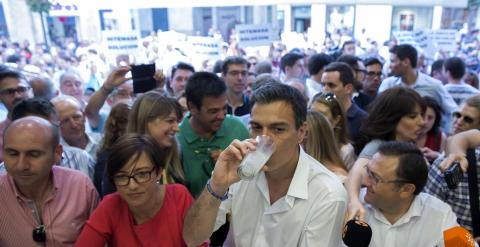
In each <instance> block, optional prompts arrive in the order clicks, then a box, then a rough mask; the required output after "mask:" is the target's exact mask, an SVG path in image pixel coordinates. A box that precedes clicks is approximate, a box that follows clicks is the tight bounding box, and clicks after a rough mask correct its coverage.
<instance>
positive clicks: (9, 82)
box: [0, 69, 33, 161]
mask: <svg viewBox="0 0 480 247" xmlns="http://www.w3.org/2000/svg"><path fill="white" fill-rule="evenodd" d="M32 97H33V93H32V90H31V87H30V85H29V84H28V82H27V80H26V79H25V77H24V76H23V75H22V74H21V73H20V72H18V71H15V70H11V69H3V70H0V101H1V102H2V103H3V105H4V106H5V108H7V110H8V115H7V119H5V120H4V121H3V122H1V123H0V136H2V137H3V132H4V130H5V128H6V127H7V126H8V125H9V124H10V123H11V120H10V114H11V112H12V109H13V106H14V105H15V104H16V103H17V102H20V101H21V100H23V99H28V98H32ZM2 148H3V139H1V138H0V161H3V151H2V150H3V149H2Z"/></svg>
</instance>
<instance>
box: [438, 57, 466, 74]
mask: <svg viewBox="0 0 480 247" xmlns="http://www.w3.org/2000/svg"><path fill="white" fill-rule="evenodd" d="M443 66H444V67H445V71H448V72H450V75H451V76H452V77H453V79H456V80H459V79H462V78H463V76H464V75H465V70H466V69H465V62H463V60H462V59H460V58H459V57H451V58H448V59H447V60H445V63H444V64H443Z"/></svg>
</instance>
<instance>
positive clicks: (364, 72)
mask: <svg viewBox="0 0 480 247" xmlns="http://www.w3.org/2000/svg"><path fill="white" fill-rule="evenodd" d="M355 71H356V72H360V73H363V74H367V71H366V70H364V69H355Z"/></svg>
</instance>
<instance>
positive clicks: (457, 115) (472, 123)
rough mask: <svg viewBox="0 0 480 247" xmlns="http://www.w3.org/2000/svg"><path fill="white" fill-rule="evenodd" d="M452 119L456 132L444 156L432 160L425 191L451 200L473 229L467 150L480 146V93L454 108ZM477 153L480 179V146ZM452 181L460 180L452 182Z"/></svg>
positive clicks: (461, 218) (462, 220) (460, 218)
mask: <svg viewBox="0 0 480 247" xmlns="http://www.w3.org/2000/svg"><path fill="white" fill-rule="evenodd" d="M453 119H454V122H453V131H454V134H455V135H454V136H452V137H450V138H449V139H448V140H447V146H446V150H445V156H440V157H439V158H438V159H437V160H435V162H434V163H433V164H432V166H431V168H430V170H429V173H428V181H427V184H426V186H425V189H424V192H426V193H429V194H432V195H434V196H436V197H438V198H440V199H441V200H443V201H445V202H446V203H448V204H450V206H452V209H453V211H454V212H455V214H456V215H457V218H458V223H459V224H460V225H461V226H463V227H465V228H466V229H468V230H470V231H473V221H472V215H471V209H470V208H471V207H470V190H469V179H470V178H469V176H468V174H467V168H468V162H467V159H466V151H467V149H468V148H476V147H478V146H480V131H479V130H478V129H479V128H480V95H476V96H473V97H470V98H468V99H467V100H466V101H465V102H464V103H463V104H462V106H461V107H460V109H459V111H456V112H454V114H453ZM475 156H476V162H477V167H476V168H477V169H476V170H477V178H479V179H480V172H479V171H480V149H478V148H477V149H476V150H475ZM454 161H458V163H459V164H458V165H457V167H453V166H452V163H453V162H454ZM452 176H453V179H454V180H456V179H458V181H451V180H452ZM477 181H478V179H477ZM450 182H457V183H455V184H451V183H450ZM477 186H478V182H477ZM477 190H478V189H477ZM479 230H480V229H479Z"/></svg>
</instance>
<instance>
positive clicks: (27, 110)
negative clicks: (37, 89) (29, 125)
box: [12, 98, 57, 121]
mask: <svg viewBox="0 0 480 247" xmlns="http://www.w3.org/2000/svg"><path fill="white" fill-rule="evenodd" d="M31 115H34V116H38V117H41V118H44V119H47V120H51V117H55V116H57V112H56V111H55V106H54V105H53V104H52V103H51V102H50V101H48V100H47V99H44V98H31V99H24V100H22V101H20V102H18V103H17V104H15V106H13V109H12V121H15V120H17V119H19V118H23V117H26V116H31Z"/></svg>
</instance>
